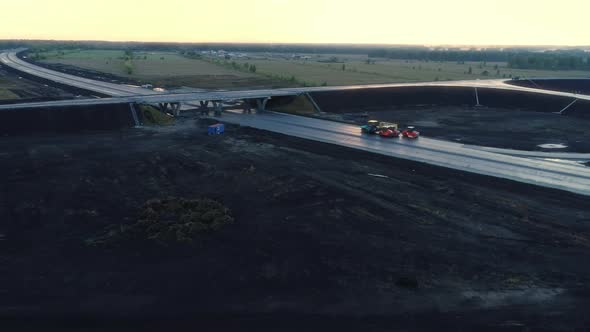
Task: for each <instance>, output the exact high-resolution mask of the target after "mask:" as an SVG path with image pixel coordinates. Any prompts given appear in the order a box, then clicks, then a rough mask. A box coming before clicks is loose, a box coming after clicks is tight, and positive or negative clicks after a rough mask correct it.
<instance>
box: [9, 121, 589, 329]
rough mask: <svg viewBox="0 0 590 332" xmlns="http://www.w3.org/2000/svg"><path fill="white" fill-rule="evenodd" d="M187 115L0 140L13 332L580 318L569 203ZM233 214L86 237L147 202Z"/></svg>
mask: <svg viewBox="0 0 590 332" xmlns="http://www.w3.org/2000/svg"><path fill="white" fill-rule="evenodd" d="M205 128H206V123H204V122H203V121H201V122H196V120H192V119H185V120H183V121H180V122H179V123H177V124H176V125H175V126H171V127H162V128H143V129H129V130H125V131H120V132H97V133H86V134H80V135H70V136H31V137H4V138H2V140H1V141H0V172H1V173H2V174H3V176H2V177H1V178H0V294H1V296H0V320H3V321H4V322H5V323H6V324H7V325H9V324H12V325H14V326H20V327H22V326H28V327H32V328H37V327H43V328H44V329H45V328H47V327H55V326H64V325H67V326H70V327H72V326H73V327H78V328H81V327H87V326H93V327H103V328H104V329H105V330H108V331H115V330H118V329H119V328H120V329H121V330H125V328H129V327H137V326H140V325H141V326H143V327H145V328H146V329H145V330H150V328H151V329H152V330H155V329H159V328H161V329H164V328H166V329H169V328H170V327H173V326H185V325H195V326H196V325H198V326H204V324H207V325H209V324H210V325H211V326H213V328H214V329H215V330H219V329H220V328H236V327H237V328H239V329H241V330H243V329H244V328H245V327H252V328H255V329H256V330H269V331H271V330H272V331H276V330H289V331H301V330H324V331H325V330H332V329H334V328H338V329H339V330H357V331H358V330H360V329H362V330H366V331H389V330H391V329H403V330H438V331H440V330H464V331H473V330H478V331H483V330H493V331H495V330H506V331H525V330H527V331H528V330H535V331H536V330H563V331H569V330H571V329H573V328H582V327H588V324H590V321H589V320H588V317H587V308H588V305H589V304H590V288H589V285H590V284H589V283H590V265H588V264H584V263H583V262H585V261H586V260H587V257H588V252H589V249H590V208H589V206H588V200H587V198H586V197H582V196H577V195H574V194H569V193H566V192H560V191H556V190H550V189H543V188H538V187H534V186H530V185H524V184H518V183H515V182H510V181H504V180H499V179H495V178H488V177H483V176H476V175H471V174H467V173H462V172H458V171H452V170H448V169H443V168H439V167H433V166H428V165H425V164H419V163H413V162H409V161H403V160H396V159H392V158H386V157H383V156H377V155H372V154H369V153H363V152H358V151H354V150H349V149H346V148H340V147H335V146H330V145H326V144H321V143H315V142H309V141H304V140H300V139H295V138H290V137H285V136H281V135H277V134H271V133H267V132H262V131H257V130H254V129H248V128H240V127H234V126H228V127H227V133H226V134H225V135H222V136H206V135H204V132H205ZM169 196H175V197H181V198H186V199H192V198H199V197H208V198H213V199H216V200H218V201H221V202H223V203H224V204H225V205H226V206H227V207H229V208H230V209H231V213H232V216H233V217H234V218H235V221H234V222H233V223H232V224H230V225H226V226H225V227H223V228H222V229H220V230H218V231H215V232H209V233H204V234H202V235H201V236H200V237H199V238H198V239H197V240H196V241H195V242H194V243H193V244H191V245H186V244H183V245H180V244H179V245H178V246H169V247H161V246H159V245H157V244H155V243H153V242H150V241H147V240H146V241H145V242H141V243H122V244H120V245H119V246H108V245H107V246H102V247H101V246H99V247H93V246H88V245H87V244H86V242H85V241H86V240H88V239H90V238H93V237H96V236H97V235H98V234H103V233H104V231H105V228H106V227H109V226H111V227H112V226H113V225H114V226H116V227H120V225H126V224H130V223H133V222H135V221H136V220H137V218H138V214H139V211H140V208H141V206H142V205H143V204H144V203H145V202H146V201H147V200H150V199H152V198H165V197H169Z"/></svg>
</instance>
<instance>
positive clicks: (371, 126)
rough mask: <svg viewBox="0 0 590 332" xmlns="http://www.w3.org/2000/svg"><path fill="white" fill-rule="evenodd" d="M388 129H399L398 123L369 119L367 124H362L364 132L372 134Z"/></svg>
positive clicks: (379, 133) (378, 133)
mask: <svg viewBox="0 0 590 332" xmlns="http://www.w3.org/2000/svg"><path fill="white" fill-rule="evenodd" d="M387 130H392V131H394V132H395V131H397V130H398V129H397V123H391V122H383V121H377V120H369V121H368V122H367V124H366V125H363V126H361V131H362V132H363V133H366V134H371V135H381V133H382V132H385V131H387ZM398 134H399V133H398Z"/></svg>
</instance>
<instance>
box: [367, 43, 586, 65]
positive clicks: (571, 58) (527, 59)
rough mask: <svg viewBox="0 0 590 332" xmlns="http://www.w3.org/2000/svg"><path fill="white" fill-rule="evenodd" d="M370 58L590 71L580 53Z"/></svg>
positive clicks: (422, 52) (410, 51)
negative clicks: (488, 63)
mask: <svg viewBox="0 0 590 332" xmlns="http://www.w3.org/2000/svg"><path fill="white" fill-rule="evenodd" d="M368 56H369V58H389V59H399V60H419V61H455V62H458V63H464V62H467V61H469V62H507V63H508V66H509V67H510V68H515V69H543V70H590V53H588V52H583V51H580V50H562V51H547V52H531V51H519V50H517V49H511V50H481V51H478V50H464V51H462V50H431V49H427V48H394V49H376V50H372V51H370V52H369V53H368Z"/></svg>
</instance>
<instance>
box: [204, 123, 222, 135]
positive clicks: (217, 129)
mask: <svg viewBox="0 0 590 332" xmlns="http://www.w3.org/2000/svg"><path fill="white" fill-rule="evenodd" d="M224 132H225V125H223V124H222V123H218V124H214V125H211V126H209V128H208V130H207V133H208V134H209V135H220V134H223V133H224Z"/></svg>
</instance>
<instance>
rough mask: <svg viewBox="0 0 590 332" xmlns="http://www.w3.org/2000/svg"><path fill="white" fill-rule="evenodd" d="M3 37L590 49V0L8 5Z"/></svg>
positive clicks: (174, 0)
mask: <svg viewBox="0 0 590 332" xmlns="http://www.w3.org/2000/svg"><path fill="white" fill-rule="evenodd" d="M3 2H4V3H3V4H2V6H1V11H0V39H8V38H25V39H93V40H116V41H122V40H138V41H179V42H212V41H219V42H282V43H387V44H483V45H490V44H496V45H498V44H500V45H516V44H527V45H531V44H536V45H539V44H545V45H547V44H552V45H590V28H589V27H588V14H589V13H590V0H560V1H557V0H485V1H481V0H403V1H402V0H362V1H357V0H250V1H246V0H241V1H239V0H160V1H152V0H100V1H99V0H10V1H9V0H6V1H3Z"/></svg>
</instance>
